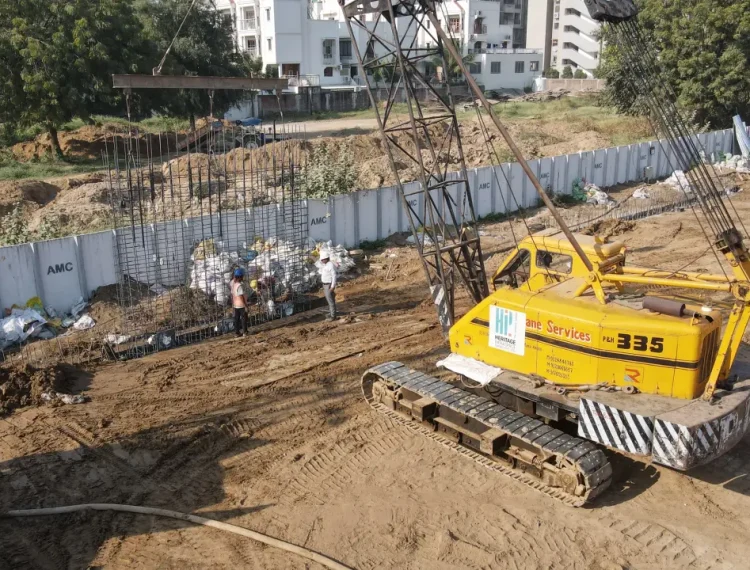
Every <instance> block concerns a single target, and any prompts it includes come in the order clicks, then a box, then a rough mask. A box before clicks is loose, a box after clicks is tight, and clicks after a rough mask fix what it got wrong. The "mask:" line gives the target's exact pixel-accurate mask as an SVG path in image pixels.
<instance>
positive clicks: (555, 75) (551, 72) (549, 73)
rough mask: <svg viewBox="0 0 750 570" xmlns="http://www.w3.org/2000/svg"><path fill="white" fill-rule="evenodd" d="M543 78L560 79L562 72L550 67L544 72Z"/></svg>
mask: <svg viewBox="0 0 750 570" xmlns="http://www.w3.org/2000/svg"><path fill="white" fill-rule="evenodd" d="M542 77H548V78H549V79H559V77H560V72H559V71H558V70H557V69H555V68H554V67H548V68H547V69H545V70H544V72H542Z"/></svg>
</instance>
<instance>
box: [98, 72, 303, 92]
mask: <svg viewBox="0 0 750 570" xmlns="http://www.w3.org/2000/svg"><path fill="white" fill-rule="evenodd" d="M112 86H113V87H114V88H116V89H207V90H219V89H230V90H238V91H273V90H277V91H280V90H282V89H286V88H287V87H288V86H289V80H288V79H286V78H284V77H276V78H270V79H265V78H255V77H214V76H190V75H113V76H112Z"/></svg>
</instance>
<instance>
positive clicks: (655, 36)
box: [602, 0, 750, 128]
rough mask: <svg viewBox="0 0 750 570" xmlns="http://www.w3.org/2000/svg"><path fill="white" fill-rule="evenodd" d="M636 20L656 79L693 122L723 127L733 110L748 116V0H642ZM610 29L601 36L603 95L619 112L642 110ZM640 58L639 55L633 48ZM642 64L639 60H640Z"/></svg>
mask: <svg viewBox="0 0 750 570" xmlns="http://www.w3.org/2000/svg"><path fill="white" fill-rule="evenodd" d="M640 5H641V7H642V9H641V12H640V15H639V21H640V24H641V27H642V28H643V33H644V36H645V38H646V41H647V42H648V43H649V44H650V45H651V47H652V48H653V49H654V50H655V52H656V53H657V54H658V61H659V67H660V71H661V73H662V75H661V77H660V83H662V84H668V85H670V86H671V87H672V89H673V90H674V91H675V93H676V94H677V102H678V104H679V105H680V106H681V107H683V108H684V109H686V110H687V111H690V112H693V111H694V112H695V118H696V120H697V121H698V122H699V123H706V122H708V123H710V124H711V125H712V126H713V127H714V128H720V127H724V126H728V125H729V124H730V122H731V117H732V115H734V114H735V113H737V112H739V113H740V114H744V115H750V97H748V93H750V61H749V58H750V0H735V1H727V0H683V1H681V2H679V3H678V2H669V1H667V2H665V1H662V0H642V2H640ZM612 34H613V32H612V29H611V28H605V29H604V32H603V37H604V39H605V42H606V45H607V47H606V48H605V50H604V53H603V58H602V59H603V62H602V78H604V79H606V81H607V88H606V95H607V96H608V97H609V99H610V100H611V102H612V103H614V104H615V105H616V106H617V108H618V109H619V110H620V111H622V112H631V113H640V112H643V105H642V103H641V102H640V101H637V100H636V98H635V96H634V94H633V91H632V86H631V82H632V80H633V79H635V78H633V77H630V74H629V73H628V66H627V65H626V62H625V61H624V60H623V54H621V53H620V52H619V51H618V49H617V46H616V45H615V42H614V41H613V40H614V38H613V35H612ZM637 53H638V54H639V56H640V57H642V54H643V53H644V50H643V49H642V47H641V46H638V50H637ZM644 63H645V62H644Z"/></svg>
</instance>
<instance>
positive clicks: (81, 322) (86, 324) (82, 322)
mask: <svg viewBox="0 0 750 570" xmlns="http://www.w3.org/2000/svg"><path fill="white" fill-rule="evenodd" d="M94 325H96V321H95V320H94V319H92V318H91V317H90V316H89V315H81V317H80V318H79V319H78V320H77V321H76V322H75V323H73V328H74V329H76V330H78V331H85V330H88V329H91V328H94Z"/></svg>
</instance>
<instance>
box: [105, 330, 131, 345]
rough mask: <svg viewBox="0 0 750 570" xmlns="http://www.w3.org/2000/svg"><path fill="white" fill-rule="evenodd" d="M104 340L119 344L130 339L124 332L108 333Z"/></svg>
mask: <svg viewBox="0 0 750 570" xmlns="http://www.w3.org/2000/svg"><path fill="white" fill-rule="evenodd" d="M104 340H105V341H106V342H108V343H109V344H114V345H119V344H125V343H126V342H128V341H129V340H130V336H128V335H126V334H114V333H110V334H108V335H107V336H105V337H104Z"/></svg>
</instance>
